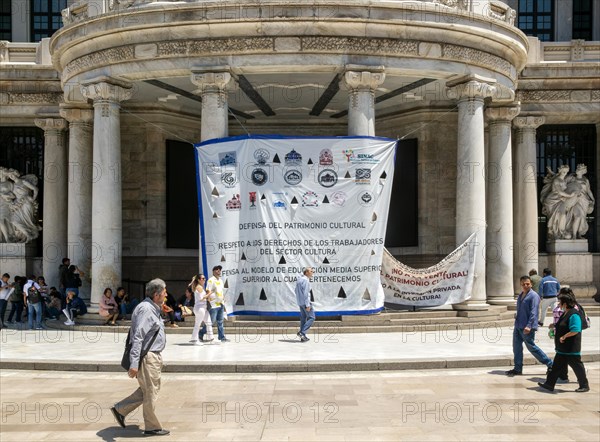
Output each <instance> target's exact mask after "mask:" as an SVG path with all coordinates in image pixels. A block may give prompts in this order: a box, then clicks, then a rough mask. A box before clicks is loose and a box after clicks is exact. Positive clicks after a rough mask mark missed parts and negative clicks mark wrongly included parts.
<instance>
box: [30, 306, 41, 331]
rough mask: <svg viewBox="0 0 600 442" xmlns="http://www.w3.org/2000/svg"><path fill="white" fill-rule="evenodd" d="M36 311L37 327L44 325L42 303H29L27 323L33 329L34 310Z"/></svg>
mask: <svg viewBox="0 0 600 442" xmlns="http://www.w3.org/2000/svg"><path fill="white" fill-rule="evenodd" d="M34 311H35V327H36V328H41V327H42V303H41V302H36V303H35V304H34V303H32V302H28V303H27V325H28V326H29V328H30V329H33V312H34Z"/></svg>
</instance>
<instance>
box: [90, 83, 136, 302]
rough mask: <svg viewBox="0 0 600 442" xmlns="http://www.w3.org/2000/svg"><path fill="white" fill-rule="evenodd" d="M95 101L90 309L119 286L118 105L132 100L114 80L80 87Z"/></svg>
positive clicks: (119, 177) (119, 156)
mask: <svg viewBox="0 0 600 442" xmlns="http://www.w3.org/2000/svg"><path fill="white" fill-rule="evenodd" d="M81 92H82V94H83V96H84V97H86V98H88V99H92V100H93V101H94V135H93V146H94V147H93V162H94V176H93V181H92V252H91V258H92V286H91V304H90V305H91V309H92V311H94V310H96V309H97V308H98V303H99V301H100V296H102V292H103V290H104V288H105V287H110V288H112V289H113V291H114V290H115V289H116V288H117V286H119V285H120V284H121V263H122V256H121V255H122V205H121V200H122V197H121V119H120V109H121V102H122V101H124V100H128V99H129V98H131V95H132V90H131V87H130V86H129V85H127V84H125V83H121V82H118V81H116V80H113V79H102V80H100V81H96V82H93V83H88V84H85V85H83V86H82V88H81Z"/></svg>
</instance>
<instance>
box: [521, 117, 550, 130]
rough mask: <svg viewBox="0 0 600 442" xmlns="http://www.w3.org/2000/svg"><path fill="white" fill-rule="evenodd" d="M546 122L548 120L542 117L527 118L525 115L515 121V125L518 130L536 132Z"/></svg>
mask: <svg viewBox="0 0 600 442" xmlns="http://www.w3.org/2000/svg"><path fill="white" fill-rule="evenodd" d="M545 122H546V118H545V117H542V116H531V115H530V116H527V115H523V116H521V117H517V118H515V119H514V120H513V125H514V126H515V127H516V128H517V129H531V130H535V129H537V128H538V127H540V126H541V125H542V124H544V123H545Z"/></svg>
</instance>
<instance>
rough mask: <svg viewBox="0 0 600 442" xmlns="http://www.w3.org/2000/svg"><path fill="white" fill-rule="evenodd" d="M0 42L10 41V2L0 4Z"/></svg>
mask: <svg viewBox="0 0 600 442" xmlns="http://www.w3.org/2000/svg"><path fill="white" fill-rule="evenodd" d="M0 40H8V41H12V16H11V2H9V1H3V2H0Z"/></svg>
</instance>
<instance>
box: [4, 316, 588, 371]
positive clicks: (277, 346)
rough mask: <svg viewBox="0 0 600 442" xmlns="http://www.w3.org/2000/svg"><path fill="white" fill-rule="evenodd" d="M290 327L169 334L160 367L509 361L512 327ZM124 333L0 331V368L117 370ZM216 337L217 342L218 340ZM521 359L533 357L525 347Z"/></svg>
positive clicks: (542, 342) (371, 366)
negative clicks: (302, 332)
mask: <svg viewBox="0 0 600 442" xmlns="http://www.w3.org/2000/svg"><path fill="white" fill-rule="evenodd" d="M296 331H297V330H296V328H295V327H291V328H290V329H289V330H288V331H286V332H284V333H281V332H278V333H268V330H267V331H266V332H265V330H261V331H259V332H257V330H256V329H252V328H250V329H248V331H247V332H246V333H240V334H236V335H231V336H229V338H230V339H231V342H228V343H215V342H213V343H211V344H203V345H193V344H191V343H190V342H189V340H190V337H191V336H190V335H187V334H185V335H184V334H168V335H167V347H166V349H165V351H164V352H163V359H164V361H165V364H166V365H167V366H166V371H179V372H182V371H183V372H185V371H187V372H189V371H203V370H204V369H211V370H217V371H219V372H236V371H237V372H250V373H253V372H257V371H258V372H282V371H339V370H344V371H354V370H390V369H391V370H393V369H411V368H412V369H417V368H467V367H487V366H489V367H496V366H497V367H502V368H504V367H509V366H511V364H512V328H510V327H488V328H472V327H470V326H468V325H460V326H459V327H458V328H457V326H456V325H447V326H440V328H439V329H438V330H433V331H432V330H427V331H421V330H419V328H412V329H410V330H409V331H407V332H405V333H352V334H343V333H338V332H336V331H335V330H331V331H326V332H320V333H319V332H314V333H310V334H309V336H310V337H311V341H309V342H307V343H301V342H300V341H299V339H298V337H297V336H296V334H295V333H296ZM126 336H127V334H126V332H123V331H119V330H118V329H111V328H101V327H81V328H77V329H72V330H53V329H47V330H35V331H34V330H16V329H3V330H2V331H1V332H0V343H1V345H0V367H2V368H4V369H10V368H31V369H33V368H41V369H57V370H65V369H71V370H90V371H106V370H120V367H119V362H120V360H121V356H122V354H123V346H124V341H125V338H126ZM536 341H537V343H538V345H539V346H540V347H541V348H542V349H543V350H544V351H546V352H548V354H549V355H552V354H553V353H554V348H553V347H554V345H553V341H552V340H551V339H550V338H548V336H547V335H546V334H545V332H543V333H542V332H540V333H538V335H537V338H536ZM217 342H218V341H217ZM582 348H583V354H584V355H585V359H584V360H585V361H598V360H600V327H591V328H590V329H588V330H585V332H584V338H583V344H582ZM525 356H526V363H533V362H534V360H533V357H531V355H529V353H528V352H527V351H525Z"/></svg>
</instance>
